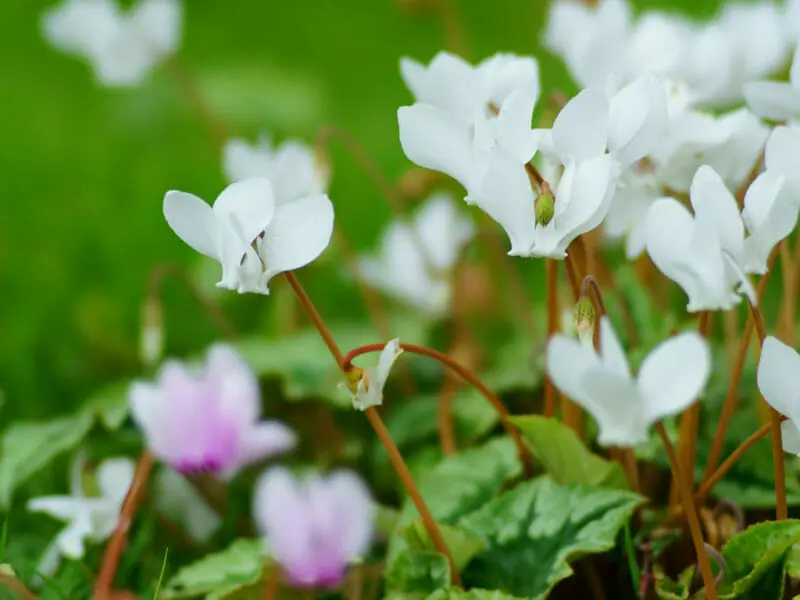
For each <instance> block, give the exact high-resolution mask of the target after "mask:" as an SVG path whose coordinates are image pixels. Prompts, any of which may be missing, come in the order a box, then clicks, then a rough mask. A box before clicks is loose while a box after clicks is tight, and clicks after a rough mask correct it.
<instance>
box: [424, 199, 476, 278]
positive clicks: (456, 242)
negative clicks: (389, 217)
mask: <svg viewBox="0 0 800 600" xmlns="http://www.w3.org/2000/svg"><path fill="white" fill-rule="evenodd" d="M414 224H415V227H416V229H417V232H418V234H419V238H420V241H421V242H422V244H424V246H425V250H426V254H425V258H426V259H427V260H429V261H430V262H431V263H432V265H431V266H432V267H433V268H435V269H438V270H441V271H449V270H450V269H451V268H452V267H453V266H454V265H455V263H456V261H457V260H458V256H459V253H460V251H461V249H462V247H463V246H464V244H466V242H467V241H469V240H470V239H471V238H472V237H473V235H474V234H475V227H474V225H473V224H472V221H471V220H470V219H469V218H468V217H467V216H466V215H464V214H463V213H462V212H461V211H459V209H458V207H457V206H456V203H455V201H454V200H453V199H452V198H451V197H450V196H449V195H448V194H443V193H437V194H434V195H432V196H430V197H429V198H428V199H426V200H425V202H424V203H423V204H422V206H420V207H419V209H417V213H416V215H415V216H414Z"/></svg>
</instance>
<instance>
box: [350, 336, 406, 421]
mask: <svg viewBox="0 0 800 600" xmlns="http://www.w3.org/2000/svg"><path fill="white" fill-rule="evenodd" d="M402 353H403V349H402V348H401V347H400V340H399V339H398V338H395V339H393V340H390V341H389V342H387V343H386V345H385V346H384V347H383V350H381V353H380V355H379V357H378V364H377V365H376V366H375V368H368V369H364V371H363V373H362V375H361V379H360V380H359V381H358V384H357V387H356V391H355V393H352V391H351V395H352V397H353V407H354V408H356V409H358V410H366V409H368V408H370V407H372V406H380V405H381V404H383V388H384V386H385V385H386V380H387V379H388V378H389V373H390V372H391V370H392V365H394V361H396V360H397V358H398V357H399V356H400V355H401V354H402Z"/></svg>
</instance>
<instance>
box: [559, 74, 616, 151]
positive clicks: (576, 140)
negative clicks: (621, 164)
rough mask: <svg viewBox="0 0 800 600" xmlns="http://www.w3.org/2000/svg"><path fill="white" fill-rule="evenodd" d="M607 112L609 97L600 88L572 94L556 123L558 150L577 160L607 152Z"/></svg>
mask: <svg viewBox="0 0 800 600" xmlns="http://www.w3.org/2000/svg"><path fill="white" fill-rule="evenodd" d="M608 113H609V103H608V98H607V97H606V95H605V94H604V93H603V92H601V91H599V90H596V89H591V88H590V89H586V90H583V91H582V92H581V93H579V94H578V95H577V96H575V97H574V98H572V100H570V101H569V102H567V104H566V105H565V106H564V108H562V109H561V112H560V113H559V114H558V116H557V117H556V120H555V122H554V123H553V144H554V146H555V149H556V152H558V154H559V155H560V156H562V157H569V158H572V159H573V160H575V161H581V160H586V159H590V158H594V157H596V156H598V155H599V154H602V153H603V152H605V149H606V141H607V135H608ZM562 162H563V160H562Z"/></svg>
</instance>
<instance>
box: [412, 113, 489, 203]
mask: <svg viewBox="0 0 800 600" xmlns="http://www.w3.org/2000/svg"><path fill="white" fill-rule="evenodd" d="M397 122H398V125H399V127H400V145H401V146H402V147H403V152H405V155H406V156H407V157H408V159H409V160H410V161H411V162H413V163H414V164H416V165H419V166H420V167H424V168H426V169H432V170H434V171H439V172H441V173H444V174H446V175H449V176H450V177H452V178H453V179H455V180H456V181H458V182H459V183H460V184H461V185H463V186H464V187H465V188H467V190H469V189H470V182H471V181H472V177H473V175H474V172H473V169H474V165H473V162H474V161H473V157H472V150H471V145H472V141H471V140H470V137H469V126H468V125H466V124H464V123H461V122H459V121H457V120H455V119H454V118H453V117H452V116H450V115H449V114H447V113H446V112H444V111H443V110H441V109H439V108H436V107H434V106H430V105H428V104H415V105H414V106H401V107H400V108H399V109H398V110H397Z"/></svg>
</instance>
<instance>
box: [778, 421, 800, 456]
mask: <svg viewBox="0 0 800 600" xmlns="http://www.w3.org/2000/svg"><path fill="white" fill-rule="evenodd" d="M781 441H782V442H783V451H784V452H788V453H789V454H796V455H798V456H800V430H798V429H797V424H796V423H795V422H794V421H783V422H782V423H781Z"/></svg>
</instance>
